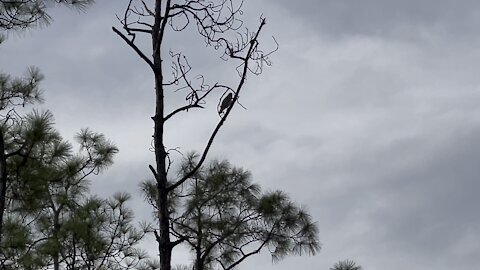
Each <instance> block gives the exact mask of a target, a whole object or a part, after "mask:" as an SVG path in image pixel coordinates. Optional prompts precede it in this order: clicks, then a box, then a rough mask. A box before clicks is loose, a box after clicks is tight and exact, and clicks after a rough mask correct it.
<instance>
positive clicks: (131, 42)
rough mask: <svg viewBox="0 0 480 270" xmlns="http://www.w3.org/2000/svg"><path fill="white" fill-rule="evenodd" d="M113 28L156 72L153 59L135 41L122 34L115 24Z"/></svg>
mask: <svg viewBox="0 0 480 270" xmlns="http://www.w3.org/2000/svg"><path fill="white" fill-rule="evenodd" d="M112 30H113V32H115V33H116V34H117V35H119V36H120V37H121V38H122V39H123V40H124V41H125V42H126V43H127V44H128V45H129V46H130V47H131V48H132V49H133V50H134V51H135V52H136V53H137V54H138V55H139V56H140V58H142V59H143V60H144V61H145V62H146V63H147V64H148V66H149V67H150V68H151V69H152V71H153V72H154V73H156V71H155V66H154V65H153V63H152V61H151V60H150V59H149V58H148V57H147V56H146V55H145V54H144V53H143V52H142V51H141V50H140V49H139V48H138V47H137V45H135V44H134V43H133V41H131V40H129V39H128V38H127V37H126V36H125V35H124V34H122V33H121V32H120V31H118V30H117V29H116V28H115V27H113V26H112Z"/></svg>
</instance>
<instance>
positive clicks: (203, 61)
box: [0, 0, 480, 270]
mask: <svg viewBox="0 0 480 270" xmlns="http://www.w3.org/2000/svg"><path fill="white" fill-rule="evenodd" d="M254 5H257V2H255V3H251V1H250V2H248V3H246V10H247V12H246V13H245V14H246V15H245V21H246V22H248V24H249V25H254V24H255V23H257V22H258V21H257V16H258V15H260V14H261V12H263V13H264V15H265V16H266V17H267V18H268V21H267V22H268V24H267V28H266V30H268V35H266V38H265V39H264V43H262V44H265V45H272V41H271V40H270V39H269V36H270V35H271V34H273V35H274V36H275V37H276V39H277V40H278V41H279V43H280V50H279V51H278V52H277V53H276V54H275V55H274V56H273V63H274V65H273V67H271V68H268V69H266V70H265V72H264V74H263V75H262V76H260V77H254V76H251V77H249V79H248V81H247V85H246V88H245V89H244V92H243V93H242V95H241V102H242V104H243V105H245V106H246V107H247V110H243V109H241V108H240V107H237V108H236V109H235V110H234V114H233V115H232V117H231V118H230V120H229V121H228V122H227V123H226V125H225V128H224V129H223V130H222V131H221V132H220V134H219V137H218V139H217V141H216V142H215V144H214V147H213V149H212V153H211V157H219V158H227V159H229V160H231V162H232V163H233V164H236V165H239V166H243V167H245V168H247V169H249V170H251V171H252V173H253V176H254V179H255V180H256V181H258V182H259V183H260V184H262V186H264V187H265V188H266V189H282V190H285V191H287V192H288V193H289V194H290V195H291V197H292V198H294V200H296V201H297V202H298V203H301V204H304V205H306V207H308V208H309V209H310V211H311V213H312V215H313V216H314V218H315V219H316V220H318V225H319V228H320V232H321V241H322V242H323V244H324V248H323V250H322V252H321V253H320V254H319V255H318V256H315V257H300V258H288V259H286V260H285V261H283V262H281V263H280V264H276V265H272V264H271V260H270V258H269V256H268V254H263V255H261V256H259V257H257V258H253V259H251V260H249V261H248V262H247V264H246V265H245V266H244V268H245V269H249V268H262V269H291V268H293V267H297V268H298V267H302V268H304V269H329V267H330V266H332V265H333V263H335V261H337V260H340V259H345V258H351V259H354V260H356V261H358V262H359V263H360V264H361V265H363V266H364V268H365V269H374V270H375V269H393V270H397V269H445V270H446V269H472V268H475V267H476V266H477V264H478V263H477V259H476V254H475V252H476V251H478V249H479V244H478V243H479V241H478V240H479V238H480V231H479V229H478V228H480V220H479V216H478V215H477V214H475V213H476V211H475V210H476V205H478V203H479V202H480V199H479V198H478V196H477V195H476V192H477V191H478V190H479V188H480V186H479V183H480V182H479V181H477V180H476V179H477V176H478V175H479V169H478V166H477V165H476V164H477V161H478V160H479V158H480V157H479V153H480V151H479V150H480V149H479V147H480V146H479V144H478V140H477V138H478V137H479V135H480V134H479V133H480V111H479V109H478V104H479V103H480V92H479V87H478V86H479V85H480V79H479V77H478V74H477V73H478V69H479V65H478V63H479V61H478V60H479V59H480V53H479V52H478V49H477V48H479V47H480V40H479V39H478V36H480V35H479V34H480V33H479V32H478V31H479V30H477V27H476V26H477V25H479V23H478V20H479V18H480V17H479V16H478V14H479V5H478V4H477V3H476V2H474V1H462V2H461V3H460V2H458V1H455V2H454V1H427V0H426V1H375V0H368V1H361V3H360V2H359V1H310V0H304V1H297V2H294V1H283V0H280V1H266V0H265V1H260V2H258V6H254ZM256 7H257V8H256ZM122 8H123V6H122V5H121V4H118V3H115V4H114V3H112V2H108V3H107V2H102V3H99V4H98V5H97V6H95V7H93V8H92V9H91V10H89V12H87V13H86V14H80V15H75V14H74V13H71V12H66V11H65V10H58V11H55V14H54V16H55V18H56V21H55V22H54V24H53V25H52V26H51V27H49V28H46V29H44V30H41V31H34V32H32V33H31V34H26V35H25V36H22V37H11V38H10V40H8V42H6V43H5V44H4V45H2V47H1V48H0V59H1V62H0V65H1V68H2V71H8V72H10V71H11V72H12V73H17V74H19V73H21V72H22V71H23V69H24V67H25V66H27V65H30V64H35V65H38V66H39V67H40V68H41V69H42V71H43V72H44V73H45V75H46V81H45V83H44V88H45V89H46V90H47V92H46V95H47V103H46V104H45V107H46V108H51V109H52V110H53V111H54V113H55V115H56V119H57V123H58V126H59V128H60V130H61V131H62V133H63V134H65V136H66V137H67V138H71V135H72V134H73V133H74V132H75V131H77V130H78V129H79V128H80V127H84V126H89V127H92V128H93V129H94V130H98V131H102V132H105V133H106V135H107V136H108V137H110V138H111V139H112V140H113V141H115V142H116V143H117V144H118V146H119V147H120V151H121V152H120V154H119V156H118V158H117V162H116V164H115V165H114V166H113V167H112V168H111V169H110V170H109V171H108V172H106V173H105V174H104V175H102V176H99V177H98V178H95V179H93V180H94V181H93V185H94V189H95V192H97V193H99V194H102V195H107V194H110V193H111V192H112V191H119V190H124V191H130V192H132V193H133V194H134V195H135V200H134V201H133V202H132V206H133V207H134V209H135V210H136V213H137V216H138V217H140V218H148V217H149V215H150V210H149V209H148V207H146V204H145V203H144V202H143V200H142V198H141V196H140V195H139V194H138V193H136V192H137V190H138V187H137V186H138V185H137V181H138V180H141V179H144V178H146V177H149V172H148V170H147V167H146V164H148V162H152V161H151V160H152V155H151V153H150V152H149V150H148V148H149V145H150V141H151V126H152V123H151V120H150V119H149V117H150V116H151V114H152V113H153V105H154V104H153V89H152V78H151V74H150V72H149V71H148V70H147V69H146V68H145V66H144V65H143V63H141V61H139V59H138V57H137V56H136V55H134V54H133V53H132V52H131V51H130V49H129V48H127V47H126V45H125V44H123V43H122V42H121V40H119V38H117V37H116V36H115V35H114V34H113V33H112V31H111V30H110V26H111V25H114V24H115V19H114V12H115V11H117V12H119V11H121V10H122ZM248 14H250V15H248ZM197 41H198V43H197ZM145 44H146V45H145V46H147V44H148V43H145ZM178 44H182V45H178ZM199 44H201V42H200V40H196V39H192V38H191V37H189V36H179V37H178V38H176V39H175V40H174V42H172V43H171V46H172V47H173V48H174V49H182V50H185V51H186V52H187V53H188V54H189V55H191V56H193V57H192V59H191V63H192V64H193V65H195V68H196V72H200V71H201V70H202V69H205V70H206V71H205V74H206V75H211V76H215V75H219V76H220V78H221V80H224V81H225V82H232V81H235V80H236V79H237V77H235V76H236V75H235V73H234V71H231V72H230V71H228V70H227V68H225V66H224V65H223V64H225V63H223V62H221V61H218V60H211V59H210V58H209V56H210V53H212V50H210V49H208V48H205V47H203V46H202V45H200V46H199V47H201V48H200V49H198V50H201V53H199V54H195V53H196V52H197V49H196V46H197V45H199ZM18 52H21V53H18ZM213 54H215V53H214V52H213ZM6 63H8V64H6ZM232 65H233V64H230V63H227V66H228V67H230V66H232ZM208 78H210V77H208ZM168 98H169V100H170V101H171V102H172V103H173V104H175V105H178V104H182V103H181V102H182V101H183V98H184V97H183V96H181V95H180V96H178V95H176V94H173V93H172V94H169V95H168ZM216 102H217V99H216V98H215V99H212V101H211V104H213V107H215V105H216ZM169 106H170V105H169ZM213 107H212V108H209V109H207V110H205V111H200V112H199V113H196V114H191V113H189V114H183V115H180V116H179V117H178V118H176V119H175V120H173V121H172V123H170V124H168V126H167V128H168V133H167V139H168V141H169V143H170V145H171V146H172V147H176V146H180V147H181V150H182V151H184V152H186V151H189V150H192V149H198V150H200V149H202V148H203V147H204V145H205V142H206V138H207V136H208V134H209V130H210V129H211V128H212V126H213V124H214V123H215V121H216V120H217V119H218V116H217V115H216V114H215V109H214V108H213ZM171 108H173V105H172V106H171V107H170V109H171ZM112 187H114V188H112ZM149 247H151V248H152V249H155V247H154V245H150V246H149ZM152 254H155V251H153V252H152ZM176 256H177V257H176V258H177V262H181V261H183V260H185V259H186V258H189V257H188V255H186V254H185V253H184V252H180V253H178V254H177V255H176Z"/></svg>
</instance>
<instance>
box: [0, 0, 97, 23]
mask: <svg viewBox="0 0 480 270" xmlns="http://www.w3.org/2000/svg"><path fill="white" fill-rule="evenodd" d="M93 2H94V0H15V1H11V0H0V29H3V30H8V29H14V30H18V29H25V28H28V27H32V26H42V25H48V24H49V23H50V22H51V20H52V18H51V17H50V15H49V14H48V13H47V9H48V8H49V7H51V6H53V5H56V4H63V5H66V6H68V7H72V8H77V9H80V10H84V9H85V8H86V7H88V6H89V5H90V4H92V3H93Z"/></svg>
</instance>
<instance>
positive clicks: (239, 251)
mask: <svg viewBox="0 0 480 270" xmlns="http://www.w3.org/2000/svg"><path fill="white" fill-rule="evenodd" d="M196 158H197V156H196V155H195V154H190V155H189V156H188V157H187V158H186V159H185V161H184V162H183V164H182V165H181V166H180V176H182V175H183V174H185V173H186V172H188V171H190V169H191V168H192V167H194V166H195V165H196ZM142 188H143V190H144V191H145V193H146V198H147V200H148V201H150V203H152V204H154V202H155V198H156V193H155V190H156V189H155V184H154V182H145V183H143V184H142ZM170 196H171V199H170V202H172V203H173V204H174V205H170V208H169V209H170V212H171V216H170V217H171V220H170V222H171V224H172V225H171V226H172V235H173V236H174V237H175V238H176V239H178V241H179V242H183V243H185V244H186V245H188V246H189V247H190V248H191V251H192V252H193V253H194V255H195V263H194V265H195V269H198V270H200V269H215V268H217V267H222V268H224V269H231V268H233V267H235V266H237V265H238V264H240V263H241V262H242V261H243V260H244V259H246V258H247V257H249V256H252V255H254V254H257V253H259V252H260V251H261V250H263V249H268V250H269V251H270V253H271V255H272V258H273V259H274V260H275V261H277V260H279V259H282V258H283V257H285V256H288V255H302V254H304V253H308V254H311V255H313V254H315V253H316V252H318V251H319V249H320V243H319V241H318V229H317V227H316V225H315V224H314V222H313V221H312V220H311V217H310V215H309V214H308V213H307V212H306V211H305V210H304V209H302V208H301V207H298V206H297V205H295V204H294V203H293V202H292V201H291V200H290V199H289V198H288V196H287V195H286V194H285V193H283V192H280V191H274V192H262V191H261V189H260V186H258V185H257V184H254V183H252V180H251V174H250V172H248V171H245V170H244V169H242V168H237V167H234V166H232V165H231V164H230V163H229V162H227V161H212V162H210V163H209V164H208V165H206V166H203V167H202V168H201V169H200V170H198V171H197V172H196V174H195V175H194V176H192V177H191V178H190V179H189V180H187V181H186V182H185V183H184V184H183V185H182V186H181V188H179V189H176V190H174V191H172V192H171V194H170Z"/></svg>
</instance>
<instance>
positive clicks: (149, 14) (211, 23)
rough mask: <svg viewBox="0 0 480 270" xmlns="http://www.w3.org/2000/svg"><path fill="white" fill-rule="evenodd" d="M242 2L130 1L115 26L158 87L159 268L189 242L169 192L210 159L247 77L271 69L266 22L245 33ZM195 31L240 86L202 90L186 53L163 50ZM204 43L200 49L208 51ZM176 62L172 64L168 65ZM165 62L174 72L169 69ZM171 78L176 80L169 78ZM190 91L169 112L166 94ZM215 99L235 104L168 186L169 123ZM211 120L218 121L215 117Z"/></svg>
mask: <svg viewBox="0 0 480 270" xmlns="http://www.w3.org/2000/svg"><path fill="white" fill-rule="evenodd" d="M242 4H243V2H242V1H235V0H213V1H203V0H191V1H183V0H177V1H175V0H155V1H143V0H129V1H128V4H127V8H126V10H125V12H124V13H123V14H122V15H119V16H118V19H119V22H120V24H121V28H122V29H121V30H119V29H117V28H115V27H113V28H112V29H113V31H114V32H115V33H116V34H117V35H119V37H120V38H121V39H122V40H123V41H124V42H125V43H126V44H128V46H130V48H131V49H132V50H133V51H134V52H135V53H136V54H137V55H138V56H139V57H140V58H141V59H142V60H143V61H144V62H145V64H146V65H147V66H148V67H149V69H150V70H151V71H152V74H153V79H154V82H155V103H156V107H155V112H154V115H153V116H152V120H153V122H154V131H153V148H154V153H155V161H156V164H155V166H151V165H150V166H149V168H150V170H151V172H152V174H153V176H154V178H155V181H156V189H157V197H156V202H155V205H156V208H157V221H158V226H159V227H158V230H155V237H156V241H157V242H158V252H159V257H160V269H162V270H170V269H171V256H172V250H173V248H174V247H175V246H176V245H178V244H180V243H182V242H183V241H185V239H183V238H176V237H174V238H175V239H172V238H171V237H172V236H175V235H172V231H171V224H170V220H171V219H170V213H169V210H168V205H169V198H170V197H169V193H171V192H173V191H174V190H175V189H177V188H178V187H180V186H181V185H182V184H183V183H184V182H185V181H187V180H188V179H190V178H191V177H192V176H193V175H195V173H196V172H197V171H198V169H199V168H200V167H201V166H202V164H203V162H204V161H205V159H206V157H207V154H208V152H209V150H210V148H211V146H212V144H213V141H214V139H215V138H216V136H217V134H218V132H219V130H220V128H221V127H222V125H223V124H224V123H225V121H226V120H227V118H228V116H229V114H230V113H231V111H232V109H233V107H234V106H235V104H236V103H237V102H238V98H239V95H240V93H241V91H242V89H243V88H244V85H245V81H246V78H247V75H248V74H249V73H250V74H256V75H258V74H260V73H261V72H262V68H263V67H264V66H265V65H270V62H269V60H268V57H269V55H270V53H271V52H265V51H262V50H261V49H260V47H259V44H260V40H259V37H260V33H261V32H262V30H263V28H264V27H265V24H266V20H265V18H260V22H259V25H258V26H257V28H256V30H255V31H249V30H248V28H243V22H242V20H240V15H241V13H242V9H241V8H242ZM189 27H191V28H193V29H194V30H196V32H197V33H198V34H199V35H200V36H201V37H203V40H204V44H206V45H207V46H210V47H212V48H214V49H215V50H217V51H220V52H221V58H222V59H224V60H231V61H236V62H237V71H238V75H239V78H238V81H237V83H236V84H235V85H231V86H229V85H225V84H223V83H220V82H218V81H217V82H213V83H208V84H207V83H206V80H207V79H205V78H204V77H203V76H200V77H197V78H200V79H199V85H198V84H195V83H193V81H194V80H193V79H192V78H191V71H192V66H191V65H190V63H189V61H188V60H187V58H186V57H185V56H184V55H183V53H182V52H177V51H175V49H170V52H169V53H166V52H168V48H165V43H166V42H165V40H166V39H168V38H170V36H171V35H172V34H174V33H175V32H181V31H184V30H187V28H189ZM140 36H146V37H147V38H148V39H149V42H150V44H151V49H150V50H149V51H145V50H143V49H142V47H141V46H140V45H139V43H138V40H139V38H141V37H140ZM204 44H202V46H205V45H204ZM170 61H172V65H170V64H168V63H169V62H170ZM166 63H167V65H168V67H171V68H172V69H171V70H167V69H166V66H165V65H166ZM169 74H172V76H169ZM179 89H181V90H183V91H186V92H187V94H186V96H185V98H186V104H185V105H183V106H180V107H178V108H176V109H174V110H172V111H170V112H166V111H165V104H166V103H167V102H169V101H168V100H165V95H166V93H167V91H172V92H173V91H176V90H179ZM214 95H217V96H218V95H222V96H227V97H228V95H231V102H229V104H228V107H227V108H225V109H224V110H223V113H222V114H221V117H220V119H219V120H218V122H217V124H216V126H215V127H214V128H213V130H212V132H211V134H210V136H209V138H207V139H206V141H207V142H206V146H205V148H204V150H203V151H202V152H201V154H200V157H199V160H198V163H197V164H196V166H194V167H193V168H191V170H190V171H189V172H187V173H185V174H184V175H182V176H181V177H179V178H177V179H172V180H171V181H170V182H169V181H168V179H167V173H168V169H169V167H170V166H169V165H170V159H169V156H168V154H169V152H168V151H167V149H168V147H166V144H165V142H164V133H165V124H166V123H167V122H168V121H170V120H172V119H173V117H174V116H177V115H178V114H180V113H183V112H187V111H188V112H192V111H194V109H199V108H204V107H205V106H206V104H207V101H208V100H211V99H209V98H210V97H213V96H214ZM212 119H218V117H217V118H213V117H212Z"/></svg>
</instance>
